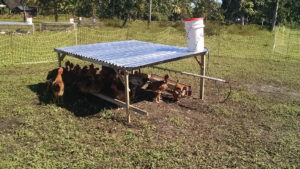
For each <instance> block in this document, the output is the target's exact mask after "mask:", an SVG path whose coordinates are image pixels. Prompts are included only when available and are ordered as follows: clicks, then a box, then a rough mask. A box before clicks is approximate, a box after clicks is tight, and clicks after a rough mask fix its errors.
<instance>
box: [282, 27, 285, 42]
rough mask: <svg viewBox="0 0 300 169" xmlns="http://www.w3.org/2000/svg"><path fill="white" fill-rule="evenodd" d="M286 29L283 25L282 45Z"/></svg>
mask: <svg viewBox="0 0 300 169" xmlns="http://www.w3.org/2000/svg"><path fill="white" fill-rule="evenodd" d="M284 31H285V27H283V32H282V42H281V45H283V41H284Z"/></svg>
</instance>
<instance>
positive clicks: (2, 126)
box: [0, 119, 20, 133]
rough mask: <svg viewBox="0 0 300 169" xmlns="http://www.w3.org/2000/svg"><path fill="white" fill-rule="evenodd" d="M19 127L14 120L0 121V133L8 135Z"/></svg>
mask: <svg viewBox="0 0 300 169" xmlns="http://www.w3.org/2000/svg"><path fill="white" fill-rule="evenodd" d="M19 126H20V123H19V121H18V120H16V119H0V131H1V132H3V133H8V132H9V131H10V130H15V129H16V128H18V127H19Z"/></svg>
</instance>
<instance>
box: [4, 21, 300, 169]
mask: <svg viewBox="0 0 300 169" xmlns="http://www.w3.org/2000/svg"><path fill="white" fill-rule="evenodd" d="M133 24H137V23H133ZM137 25H138V24H137ZM99 29H104V30H105V31H107V30H109V29H110V30H117V29H118V30H119V29H120V28H115V27H106V26H105V27H103V28H99ZM136 29H137V28H136ZM151 29H152V30H156V29H157V30H159V29H161V27H159V26H156V27H154V26H153V28H152V27H151V28H150V30H149V29H142V28H141V30H145V31H144V33H149V32H151V31H152V30H151ZM125 30H127V29H125ZM92 31H95V32H96V33H93V34H100V35H99V36H101V37H103V36H105V35H101V31H100V30H89V31H85V32H92ZM147 31H149V32H147ZM172 33H173V36H171V38H170V39H169V42H168V41H167V40H168V39H167V38H166V37H165V34H164V33H163V34H162V35H160V37H163V38H158V37H157V36H154V35H153V34H143V35H142V34H139V35H137V34H133V35H132V36H135V38H140V39H141V40H145V41H150V40H153V41H158V42H160V43H164V42H165V43H169V44H171V45H184V44H185V43H184V42H183V40H184V35H182V32H180V31H173V32H172ZM120 34H122V33H121V32H120ZM43 35H44V34H43V33H37V34H36V37H31V38H32V39H31V40H30V37H29V40H28V39H25V40H24V41H25V42H26V43H25V44H24V45H23V46H19V49H23V48H24V46H30V45H33V44H34V43H33V42H34V41H36V42H39V41H38V40H39V39H43V38H44V37H45V36H43ZM47 35H53V33H47ZM117 35H119V34H117ZM117 35H116V39H117ZM53 36H54V37H53V38H52V39H55V38H58V37H59V35H53ZM230 36H231V35H230ZM230 36H229V35H224V37H225V38H224V39H227V40H229V42H230V43H232V44H233V42H234V43H235V44H236V45H238V47H237V49H239V50H234V51H233V52H231V53H232V55H234V56H233V57H232V56H231V55H229V54H222V52H221V53H220V56H219V55H218V53H217V52H215V51H214V50H215V49H216V48H217V47H214V46H213V45H214V44H215V41H213V38H214V37H213V36H212V37H210V38H206V39H207V41H206V43H207V45H211V47H210V49H211V55H210V59H209V61H210V62H209V72H210V74H211V75H212V76H213V77H216V78H221V79H225V80H228V81H230V82H231V85H232V93H231V96H230V98H229V100H228V101H227V102H225V103H224V104H219V103H218V96H217V95H216V94H217V91H216V87H215V85H214V83H213V82H212V81H206V86H205V101H201V100H199V97H198V95H199V93H198V91H199V87H198V86H199V79H197V78H192V77H188V76H183V75H180V74H174V73H169V75H170V78H171V79H174V80H176V79H180V80H181V82H184V83H188V84H190V85H192V89H193V97H190V98H187V99H182V100H181V101H180V102H179V103H172V102H170V99H169V98H170V95H169V94H167V93H166V94H165V96H164V102H163V103H160V104H154V103H152V102H148V101H143V102H141V103H136V106H139V107H141V108H143V109H145V110H147V111H148V112H149V114H150V115H149V116H148V117H145V116H140V115H138V114H135V113H134V112H131V113H132V124H131V125H128V124H127V123H126V115H125V111H124V110H122V111H116V110H115V108H116V106H115V105H113V104H111V103H108V102H106V101H103V100H101V99H99V98H97V97H94V96H91V95H84V94H82V93H80V92H79V91H77V90H76V89H74V88H67V89H66V90H65V98H64V102H65V105H64V106H57V105H56V104H54V103H53V102H54V100H53V98H52V97H51V96H50V95H49V94H47V93H45V90H46V87H45V84H44V83H45V81H46V76H47V73H48V71H50V70H52V69H54V68H57V63H56V62H50V63H40V64H25V65H23V64H15V65H10V64H6V65H5V64H4V65H2V66H1V67H0V84H1V85H0V103H1V104H0V168H109V167H110V168H180V167H182V168H299V167H300V166H299V164H300V160H299V156H300V146H299V145H300V144H299V142H300V139H299V138H300V137H299V128H300V118H299V117H300V104H299V103H300V92H299V91H300V78H299V75H298V72H299V69H300V68H299V63H298V62H287V61H289V60H287V61H282V60H270V59H267V58H261V57H262V56H263V54H264V53H263V54H258V53H259V52H257V51H256V53H255V52H252V53H251V54H256V55H254V56H251V57H248V56H250V55H246V56H247V57H246V56H243V55H242V54H241V53H239V52H240V51H241V50H244V51H249V52H251V51H250V50H249V49H248V47H249V45H248V46H247V44H245V45H243V44H240V41H246V39H247V37H244V36H241V35H240V36H238V35H234V38H233V36H232V40H230ZM235 36H237V37H235ZM268 36H269V35H265V37H268ZM84 37H86V39H88V40H86V41H83V40H82V41H83V42H84V43H93V42H98V41H104V40H105V39H100V38H98V39H97V38H94V39H93V38H92V37H90V36H89V35H88V34H87V33H85V34H84V35H83V36H81V38H82V39H83V38H84ZM113 37H114V36H113ZM113 37H110V38H111V39H110V40H111V41H113V40H116V39H114V38H113ZM15 38H17V37H15ZM59 38H61V39H63V38H64V37H59ZM66 39H67V38H66ZM236 39H240V41H236ZM1 40H3V39H1ZM1 40H0V41H1ZM21 40H22V38H21V37H19V40H18V41H21ZM50 40H51V39H50ZM97 40H98V41H97ZM266 41H268V39H267V40H266ZM29 42H30V43H29ZM60 42H61V43H62V44H63V43H64V41H62V40H61V41H60ZM223 42H224V43H225V40H224V41H223ZM56 43H57V41H55V40H53V41H49V42H48V41H46V42H45V39H44V44H40V45H36V46H35V49H39V47H41V46H43V45H44V46H45V45H48V48H47V49H49V50H50V48H52V49H51V50H53V46H55V45H57V44H56ZM72 43H73V42H72ZM230 43H228V44H226V45H228V46H226V48H229V47H230V46H232V44H231V45H230ZM254 44H257V47H256V48H257V49H258V48H261V50H260V51H263V50H262V49H269V46H263V45H262V44H264V42H260V40H256V41H255V43H254ZM51 45H52V46H51ZM64 45H66V43H64ZM0 46H1V45H0ZM4 49H5V48H1V52H3V51H4ZM33 51H34V50H33ZM33 51H32V52H30V53H28V54H26V55H23V54H24V53H23V54H22V53H20V52H18V50H17V51H14V52H15V53H18V54H17V55H14V56H15V57H19V58H32V60H33V61H34V59H33V58H34V56H40V57H41V56H47V57H49V60H55V58H56V57H55V55H54V54H48V53H47V52H48V51H47V50H46V51H42V50H41V52H42V53H38V54H34V52H33ZM241 55H242V56H241ZM3 56H5V55H2V56H1V57H3ZM24 56H26V57H24ZM52 57H53V58H52ZM66 60H70V61H72V62H74V63H79V64H80V65H81V66H82V65H87V64H89V63H88V62H83V61H80V60H77V59H73V58H70V57H66V58H65V61H66ZM159 66H161V67H167V68H170V69H175V70H182V71H186V72H191V73H199V72H200V68H199V66H198V64H197V63H196V62H195V61H194V60H193V59H185V60H181V61H176V62H172V63H167V64H163V65H159ZM142 71H144V72H148V73H155V74H159V75H164V74H166V72H162V71H158V70H155V69H143V70H142ZM218 85H219V87H220V89H221V96H222V97H221V99H222V100H223V99H224V98H225V96H226V94H227V93H228V90H229V86H228V85H227V84H222V83H218Z"/></svg>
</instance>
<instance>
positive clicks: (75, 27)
mask: <svg viewBox="0 0 300 169" xmlns="http://www.w3.org/2000/svg"><path fill="white" fill-rule="evenodd" d="M74 31H75V42H76V46H77V25H76V23H74Z"/></svg>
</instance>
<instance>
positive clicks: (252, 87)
mask: <svg viewBox="0 0 300 169" xmlns="http://www.w3.org/2000/svg"><path fill="white" fill-rule="evenodd" d="M243 87H245V88H247V89H248V90H249V91H251V92H253V93H256V94H258V95H260V96H262V97H264V98H272V99H275V100H277V99H280V100H282V99H284V100H293V99H300V91H296V90H293V89H289V88H287V87H276V86H271V85H256V84H244V85H243Z"/></svg>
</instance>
